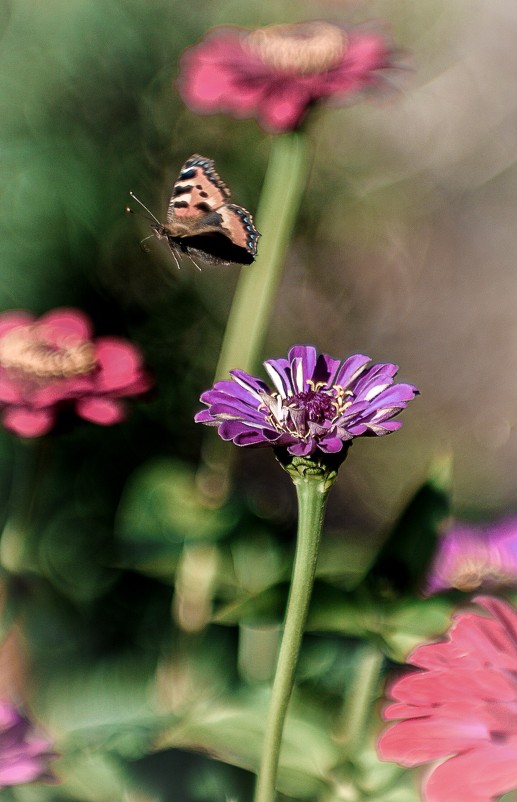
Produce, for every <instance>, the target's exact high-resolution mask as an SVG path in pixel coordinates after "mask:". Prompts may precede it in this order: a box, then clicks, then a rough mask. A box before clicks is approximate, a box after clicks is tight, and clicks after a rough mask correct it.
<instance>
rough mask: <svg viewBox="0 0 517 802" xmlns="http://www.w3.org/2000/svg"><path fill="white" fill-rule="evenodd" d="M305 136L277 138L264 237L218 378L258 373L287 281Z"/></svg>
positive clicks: (243, 278) (237, 300) (261, 222)
mask: <svg viewBox="0 0 517 802" xmlns="http://www.w3.org/2000/svg"><path fill="white" fill-rule="evenodd" d="M307 156H308V147H307V140H306V138H305V136H304V135H303V134H300V133H291V134H284V135H282V136H275V137H273V138H272V140H271V154H270V157H269V165H268V169H267V173H266V177H265V179H264V186H263V188H262V193H261V199H260V204H259V208H258V211H257V215H256V217H257V228H258V230H259V231H260V232H261V234H262V237H261V239H260V242H259V246H258V254H257V258H256V260H255V263H254V264H253V265H252V266H251V267H244V268H243V269H242V270H241V274H240V277H239V283H238V285H237V289H236V291H235V296H234V299H233V304H232V308H231V311H230V316H229V318H228V323H227V325H226V332H225V335H224V340H223V344H222V347H221V353H220V356H219V362H218V365H217V370H216V380H218V379H223V378H227V377H228V371H229V370H232V368H240V369H241V370H246V371H248V372H250V371H253V370H255V368H256V366H257V363H258V361H259V360H260V356H261V354H262V349H263V344H264V339H265V336H266V332H267V329H268V326H269V321H270V319H271V312H272V309H273V302H274V299H275V296H276V293H277V290H278V286H279V284H280V279H281V277H282V272H283V267H284V262H285V257H286V254H287V249H288V246H289V242H290V240H291V235H292V231H293V228H294V223H295V220H296V215H297V213H298V209H299V206H300V202H301V198H302V194H303V190H304V187H305V182H306V176H307V172H308V158H307Z"/></svg>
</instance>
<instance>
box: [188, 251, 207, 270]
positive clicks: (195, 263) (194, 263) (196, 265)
mask: <svg viewBox="0 0 517 802" xmlns="http://www.w3.org/2000/svg"><path fill="white" fill-rule="evenodd" d="M188 258H189V259H190V261H191V262H192V264H193V265H194V267H197V269H198V270H199V272H200V273H202V272H203V271H202V270H201V268H200V267H199V265H198V263H197V262H195V261H194V259H193V258H192V256H191V255H190V254H189V255H188Z"/></svg>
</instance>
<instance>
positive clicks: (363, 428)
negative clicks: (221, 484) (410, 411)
mask: <svg viewBox="0 0 517 802" xmlns="http://www.w3.org/2000/svg"><path fill="white" fill-rule="evenodd" d="M369 363H370V358H369V357H367V356H363V355H362V354H355V355H354V356H350V357H349V358H348V359H346V360H345V361H344V362H343V363H341V362H340V361H339V360H338V359H332V357H330V356H327V355H326V354H320V355H318V354H317V352H316V349H315V348H313V347H312V346H310V345H296V346H294V347H293V348H291V350H290V351H289V354H288V357H287V359H270V360H267V361H266V362H264V365H265V368H266V370H267V372H268V373H269V375H270V377H271V380H272V382H273V384H274V386H275V388H276V390H271V389H270V388H269V387H268V385H267V384H266V383H265V382H263V381H262V380H261V379H258V378H255V377H254V376H250V375H249V374H248V373H245V372H244V371H242V370H232V371H230V375H231V376H232V380H231V381H220V382H217V383H216V384H215V385H214V386H213V388H212V389H211V390H207V391H206V392H205V393H203V394H202V396H201V401H202V402H203V403H204V404H206V405H207V407H208V409H204V410H203V411H202V412H198V414H197V415H196V418H195V419H196V421H197V422H198V423H206V424H207V425H208V426H218V427H219V434H220V436H221V437H222V438H223V440H233V442H234V443H235V444H236V445H238V446H274V447H284V448H287V450H288V452H289V453H290V454H293V455H295V456H298V457H307V456H310V455H312V454H314V452H316V451H317V450H318V449H319V450H320V451H322V452H325V453H330V454H332V453H337V452H339V451H341V450H342V449H343V448H344V447H346V446H347V445H349V443H350V441H351V440H352V439H353V438H354V437H359V436H361V435H384V434H389V433H390V432H394V431H396V430H397V429H399V428H400V427H401V426H402V424H401V423H400V422H399V421H394V420H392V418H393V417H394V416H395V415H398V413H399V412H400V411H401V410H402V409H404V408H405V407H406V405H407V403H408V401H410V400H411V399H412V398H414V396H415V395H416V394H417V393H418V390H417V389H416V387H413V385H411V384H393V377H394V376H395V375H396V373H397V370H398V367H397V365H392V364H390V363H386V364H382V363H381V364H374V365H371V364H369Z"/></svg>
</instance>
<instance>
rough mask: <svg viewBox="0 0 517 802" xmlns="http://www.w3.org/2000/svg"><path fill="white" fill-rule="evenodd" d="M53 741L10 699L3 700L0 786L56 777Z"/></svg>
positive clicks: (0, 726) (0, 739) (0, 732)
mask: <svg viewBox="0 0 517 802" xmlns="http://www.w3.org/2000/svg"><path fill="white" fill-rule="evenodd" d="M50 746H51V745H50V743H49V742H48V741H47V740H45V739H44V738H42V737H41V736H40V735H38V734H37V733H36V732H35V731H34V729H33V726H32V724H31V722H30V721H28V719H26V718H24V716H22V715H21V713H19V711H18V710H17V709H16V708H15V707H13V706H12V705H11V704H9V703H8V702H0V788H6V787H8V786H11V785H21V784H22V783H28V782H33V781H34V780H47V781H50V782H52V781H55V777H54V776H53V775H52V774H51V773H50V772H49V770H48V762H49V760H50V759H51V758H53V757H55V755H54V754H52V752H51V751H50Z"/></svg>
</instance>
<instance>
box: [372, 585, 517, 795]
mask: <svg viewBox="0 0 517 802" xmlns="http://www.w3.org/2000/svg"><path fill="white" fill-rule="evenodd" d="M476 601H477V603H478V604H479V605H480V606H481V607H482V608H483V609H484V611H485V612H487V613H488V616H487V615H484V614H481V613H480V612H462V613H459V614H458V615H457V616H456V617H455V622H454V625H453V626H452V628H451V631H450V633H449V635H448V638H447V640H446V641H444V642H439V643H430V644H425V645H423V646H419V647H418V648H417V649H415V651H414V652H413V653H412V655H411V656H410V657H409V659H408V662H409V663H410V664H411V665H413V666H416V667H417V668H419V669H422V670H420V671H415V672H413V673H410V674H406V675H405V676H403V677H402V678H401V679H398V680H397V681H396V682H394V684H393V685H392V686H391V689H390V696H391V697H392V699H394V704H391V705H389V706H388V707H387V708H386V710H385V711H384V717H385V718H386V719H388V720H393V719H400V720H399V721H398V722H397V723H396V724H394V725H393V726H392V727H390V728H389V729H388V730H387V731H386V732H385V733H384V734H383V735H382V736H381V738H380V741H379V746H378V748H379V754H380V756H381V758H382V759H383V760H390V761H394V762H396V763H400V764H402V765H403V766H407V767H412V766H418V765H420V764H421V763H427V762H429V761H437V760H439V761H440V762H439V763H437V764H435V765H434V766H433V767H432V768H431V771H430V772H429V774H428V776H427V779H426V781H425V785H424V789H423V791H424V798H425V800H426V801H427V802H464V800H466V799H468V800H469V802H490V801H491V800H493V799H495V798H498V797H500V796H502V795H503V794H505V793H507V792H508V791H511V790H512V789H515V788H517V611H516V610H515V609H514V608H513V607H511V606H510V605H509V604H507V603H506V602H504V601H501V600H498V599H495V598H490V597H487V596H481V597H478V598H477V599H476Z"/></svg>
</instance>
